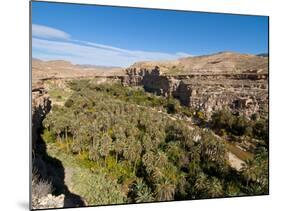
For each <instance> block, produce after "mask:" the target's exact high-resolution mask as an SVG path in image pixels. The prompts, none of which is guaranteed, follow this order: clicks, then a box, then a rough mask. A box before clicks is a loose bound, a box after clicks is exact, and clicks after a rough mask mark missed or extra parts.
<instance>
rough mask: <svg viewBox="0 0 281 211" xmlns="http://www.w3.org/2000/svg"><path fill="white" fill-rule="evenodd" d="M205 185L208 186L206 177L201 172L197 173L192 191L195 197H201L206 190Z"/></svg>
mask: <svg viewBox="0 0 281 211" xmlns="http://www.w3.org/2000/svg"><path fill="white" fill-rule="evenodd" d="M207 185H208V184H207V177H206V175H205V174H204V173H203V172H201V173H199V174H198V177H197V178H196V180H195V184H194V190H195V192H196V193H197V195H202V194H203V193H204V191H205V190H206V187H207Z"/></svg>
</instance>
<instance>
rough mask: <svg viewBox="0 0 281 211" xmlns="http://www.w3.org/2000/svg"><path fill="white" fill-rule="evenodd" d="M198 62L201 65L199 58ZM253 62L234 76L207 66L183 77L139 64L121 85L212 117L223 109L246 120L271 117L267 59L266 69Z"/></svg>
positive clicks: (134, 66) (234, 72)
mask: <svg viewBox="0 0 281 211" xmlns="http://www.w3.org/2000/svg"><path fill="white" fill-rule="evenodd" d="M227 55H228V54H227ZM215 56H216V57H217V55H215ZM228 56H229V55H228ZM256 57H257V56H256ZM208 58H209V56H208ZM227 58H228V57H227ZM245 58H246V59H249V58H248V57H245V56H241V61H240V60H239V62H241V63H242V62H243V63H246V61H244V60H243V59H245ZM251 58H252V57H251ZM254 58H255V57H254ZM216 59H217V58H216ZM194 60H195V61H196V62H197V60H198V58H195V59H194ZM209 60H210V58H209ZM252 60H253V59H252ZM237 61H238V60H237ZM250 61H251V60H249V61H248V62H247V66H245V69H243V66H241V65H240V66H239V68H240V69H239V71H238V70H237V68H236V69H235V70H233V71H232V72H231V71H230V68H228V69H227V70H228V71H223V70H217V71H215V72H214V71H213V69H212V68H210V67H209V66H206V65H205V66H204V67H205V68H206V69H204V70H203V69H202V70H197V71H189V72H181V74H179V73H177V74H171V71H170V70H168V69H167V65H166V66H165V67H163V65H162V66H161V63H160V65H156V66H154V67H151V64H150V63H149V65H150V66H147V67H146V66H145V65H144V64H143V63H142V64H141V65H140V66H138V65H136V64H135V65H133V66H132V67H130V68H127V69H126V76H124V77H122V78H121V82H122V83H123V84H124V85H130V86H143V87H144V89H145V90H146V91H149V92H152V93H155V94H157V95H162V96H166V97H168V96H173V97H175V98H177V99H179V100H180V102H181V103H182V104H183V105H185V106H188V107H192V108H194V109H197V110H203V111H204V112H205V113H206V114H207V115H208V116H210V115H211V114H212V112H214V111H216V110H220V109H223V108H228V109H230V110H231V111H233V112H234V113H239V114H244V115H246V116H251V115H252V114H254V113H260V114H263V113H265V114H267V113H268V97H269V96H268V69H267V68H268V67H267V66H266V65H265V61H264V58H262V59H261V61H262V64H263V66H262V68H261V65H260V64H259V61H260V60H259V58H255V59H254V61H255V62H256V63H255V64H254V63H253V64H251V65H250V64H249V62H250ZM227 64H229V61H228V63H227ZM235 64H236V63H235ZM235 64H234V65H235ZM249 67H251V68H249ZM218 68H219V67H218ZM162 69H163V70H162ZM167 70H168V71H167Z"/></svg>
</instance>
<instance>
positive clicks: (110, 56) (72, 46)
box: [32, 25, 190, 67]
mask: <svg viewBox="0 0 281 211" xmlns="http://www.w3.org/2000/svg"><path fill="white" fill-rule="evenodd" d="M35 28H37V29H36V30H35V32H36V33H33V31H32V33H33V34H32V36H33V38H32V49H33V53H34V54H35V55H33V56H34V57H39V58H40V59H45V60H50V59H65V60H69V61H71V62H73V63H75V64H95V65H108V66H121V67H125V66H129V65H131V64H133V63H135V62H137V61H147V60H172V59H177V58H179V57H186V56H190V55H189V54H186V53H183V52H179V53H176V54H170V53H162V52H150V51H138V50H128V49H122V48H117V47H114V46H108V45H103V44H98V43H93V42H87V41H82V40H75V39H70V35H69V34H67V33H65V32H63V31H61V30H58V29H54V28H50V27H47V28H48V29H45V26H41V25H36V27H35ZM38 28H39V29H40V28H41V29H40V30H39V29H38ZM43 29H44V30H43ZM45 32H46V33H45ZM58 39H60V40H58Z"/></svg>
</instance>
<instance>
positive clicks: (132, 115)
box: [42, 80, 268, 205]
mask: <svg viewBox="0 0 281 211" xmlns="http://www.w3.org/2000/svg"><path fill="white" fill-rule="evenodd" d="M69 87H70V89H71V90H72V94H71V96H70V97H69V98H68V99H67V100H66V101H65V103H64V106H56V105H54V106H53V108H52V111H51V112H50V113H49V114H48V115H47V116H46V118H45V119H44V121H43V125H44V128H45V129H44V134H43V136H42V137H43V138H44V141H45V142H46V143H47V144H56V145H59V146H62V147H60V149H59V150H60V153H65V154H68V155H71V156H72V157H73V158H74V159H76V157H79V158H82V161H81V162H85V163H87V165H86V168H87V170H88V171H89V174H87V175H84V174H83V175H82V174H81V175H80V176H76V177H77V178H76V180H75V181H76V182H78V181H79V190H78V191H77V192H78V193H79V194H81V196H82V197H83V198H84V199H85V200H86V201H87V203H88V204H89V205H98V204H116V203H117V204H119V203H135V202H152V201H169V200H186V199H198V198H213V197H226V196H243V195H257V194H267V193H268V152H267V151H268V135H267V136H266V135H264V133H266V131H267V127H268V126H264V124H262V126H260V125H258V126H256V123H255V122H256V121H254V120H251V122H252V125H253V127H252V128H251V129H252V130H251V131H252V133H251V134H248V133H247V132H245V131H248V130H249V129H246V128H244V130H243V128H242V132H241V130H239V131H240V132H239V133H238V134H237V133H236V134H235V136H236V137H239V136H247V137H248V138H253V136H254V135H253V134H257V131H256V132H255V130H258V132H260V133H261V134H262V135H260V136H259V137H256V138H259V139H260V140H261V141H260V144H258V145H257V146H256V148H255V149H254V153H253V154H254V156H253V157H251V158H250V159H247V160H246V161H245V164H244V165H243V167H242V169H241V170H240V171H237V170H235V169H233V168H231V167H230V165H229V163H228V157H227V151H228V148H227V146H226V142H225V141H224V140H222V139H221V138H220V137H219V136H217V135H215V133H214V132H213V131H212V130H211V128H212V126H210V127H209V128H210V129H206V128H205V129H204V127H198V126H194V127H190V126H189V125H188V124H187V123H186V121H185V120H184V118H175V117H176V115H182V116H186V115H187V116H190V115H192V114H193V112H189V111H187V108H184V107H181V106H180V105H179V104H178V102H177V101H176V100H174V99H165V98H163V97H159V96H154V95H152V94H148V93H146V92H144V91H143V90H142V89H137V88H130V87H123V86H121V85H119V84H100V85H98V84H96V83H95V82H94V81H90V80H77V81H72V82H70V83H69ZM225 113H226V112H220V113H216V114H214V115H213V120H211V122H209V123H210V124H209V125H213V126H214V128H219V129H222V130H223V131H226V133H227V134H229V135H232V129H233V128H234V129H235V128H236V127H235V125H238V122H239V123H241V121H240V120H239V121H237V122H236V123H235V121H234V120H235V119H233V118H236V117H234V116H232V117H233V118H232V123H231V127H230V126H229V125H228V122H227V119H231V118H229V117H227V118H225V117H224V116H223V115H231V114H229V113H227V114H225ZM197 114H198V113H197ZM195 117H197V118H198V115H197V116H196V115H195ZM199 119H200V118H199ZM201 119H203V118H202V117H201ZM225 121H226V122H225ZM249 121H250V120H249ZM202 122H203V123H204V121H201V123H200V124H203V123H202ZM205 123H206V122H205ZM223 123H224V124H223ZM260 124H261V123H260ZM248 125H249V124H246V126H248ZM246 126H245V127H246ZM239 128H240V129H241V127H239ZM234 129H233V130H234ZM220 131H221V130H220ZM220 131H215V132H218V134H220ZM233 133H235V132H233ZM80 160H81V159H80ZM73 179H75V177H74V178H73Z"/></svg>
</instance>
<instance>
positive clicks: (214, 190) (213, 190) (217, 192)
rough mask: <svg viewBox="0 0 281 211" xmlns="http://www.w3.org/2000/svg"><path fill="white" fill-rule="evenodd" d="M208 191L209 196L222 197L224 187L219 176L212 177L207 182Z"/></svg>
mask: <svg viewBox="0 0 281 211" xmlns="http://www.w3.org/2000/svg"><path fill="white" fill-rule="evenodd" d="M207 193H208V196H209V197H221V196H222V195H223V188H222V185H221V182H220V181H219V179H218V178H216V177H212V178H211V179H210V180H209V181H208V184H207Z"/></svg>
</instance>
